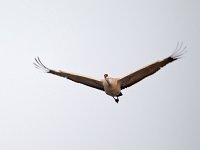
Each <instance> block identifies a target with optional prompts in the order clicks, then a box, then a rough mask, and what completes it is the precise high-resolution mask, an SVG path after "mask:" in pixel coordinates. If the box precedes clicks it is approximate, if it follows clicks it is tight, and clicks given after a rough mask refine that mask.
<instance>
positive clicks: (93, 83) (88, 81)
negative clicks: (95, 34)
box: [33, 57, 104, 91]
mask: <svg viewBox="0 0 200 150" xmlns="http://www.w3.org/2000/svg"><path fill="white" fill-rule="evenodd" d="M33 64H34V65H35V67H36V68H37V69H40V70H42V71H44V72H46V73H51V74H54V75H57V76H60V77H64V78H67V79H69V80H72V81H74V82H77V83H81V84H84V85H87V86H89V87H92V88H96V89H99V90H102V91H104V87H103V83H102V81H100V80H96V79H93V78H89V77H85V76H82V75H78V74H74V73H67V72H63V71H55V70H52V69H49V68H47V67H46V66H44V65H43V64H42V62H41V61H40V59H39V57H37V58H35V62H34V63H33Z"/></svg>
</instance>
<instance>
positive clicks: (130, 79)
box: [120, 43, 186, 89]
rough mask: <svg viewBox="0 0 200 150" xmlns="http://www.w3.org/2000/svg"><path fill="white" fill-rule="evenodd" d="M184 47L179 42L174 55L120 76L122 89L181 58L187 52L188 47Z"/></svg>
mask: <svg viewBox="0 0 200 150" xmlns="http://www.w3.org/2000/svg"><path fill="white" fill-rule="evenodd" d="M182 47H183V44H182V43H181V44H179V43H177V46H176V49H175V51H174V53H173V54H172V55H170V56H169V57H167V58H165V59H163V60H161V61H157V62H155V63H153V64H150V65H148V66H146V67H144V68H142V69H140V70H138V71H136V72H133V73H131V74H129V75H127V76H125V77H122V78H120V82H121V89H124V88H127V87H129V86H131V85H133V84H135V83H137V82H139V81H141V80H142V79H144V78H146V77H148V76H150V75H152V74H154V73H156V72H157V71H158V70H160V68H162V67H164V66H165V65H167V64H168V63H171V62H173V61H175V60H177V59H179V58H181V56H182V55H183V54H184V53H185V52H186V51H185V49H186V47H184V48H182Z"/></svg>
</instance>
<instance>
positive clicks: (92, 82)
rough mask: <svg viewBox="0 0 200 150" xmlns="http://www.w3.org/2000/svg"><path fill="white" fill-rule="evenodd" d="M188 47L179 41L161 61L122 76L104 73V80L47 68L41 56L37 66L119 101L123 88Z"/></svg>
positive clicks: (155, 69) (174, 57)
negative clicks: (117, 76)
mask: <svg viewBox="0 0 200 150" xmlns="http://www.w3.org/2000/svg"><path fill="white" fill-rule="evenodd" d="M185 49H186V47H184V48H183V44H182V43H181V44H179V43H177V46H176V49H175V51H174V53H172V54H171V55H170V56H169V57H167V58H165V59H162V60H160V61H157V62H154V63H152V64H150V65H148V66H146V67H144V68H142V69H139V70H137V71H135V72H133V73H130V74H128V75H126V76H124V77H122V78H112V77H109V76H108V74H104V79H103V80H98V79H93V78H89V77H86V76H82V75H78V74H74V73H68V72H64V71H61V70H59V71H56V70H52V69H49V68H47V67H46V66H44V65H43V64H42V62H41V61H40V58H39V57H37V58H35V63H34V65H35V67H36V68H37V69H40V70H42V71H44V72H46V73H50V74H54V75H57V76H61V77H64V78H67V79H69V80H72V81H74V82H77V83H81V84H84V85H87V86H89V87H92V88H96V89H99V90H102V91H104V92H105V93H106V94H107V95H110V96H112V97H113V98H114V100H115V101H116V102H117V103H118V102H119V98H118V97H119V96H122V93H121V90H123V89H125V88H128V87H130V86H132V85H133V84H135V83H137V82H139V81H141V80H142V79H144V78H146V77H148V76H150V75H152V74H154V73H155V72H157V71H158V70H160V68H162V67H164V66H165V65H167V64H168V63H171V62H173V61H175V60H177V59H179V58H181V56H182V55H183V53H184V52H185Z"/></svg>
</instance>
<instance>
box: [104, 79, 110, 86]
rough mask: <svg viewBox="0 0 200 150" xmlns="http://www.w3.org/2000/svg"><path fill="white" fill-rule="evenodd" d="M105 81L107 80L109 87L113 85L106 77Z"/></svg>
mask: <svg viewBox="0 0 200 150" xmlns="http://www.w3.org/2000/svg"><path fill="white" fill-rule="evenodd" d="M105 80H106V82H107V83H108V85H109V86H110V85H111V83H110V80H109V78H108V77H106V78H105Z"/></svg>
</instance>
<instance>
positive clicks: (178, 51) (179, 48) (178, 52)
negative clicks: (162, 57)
mask: <svg viewBox="0 0 200 150" xmlns="http://www.w3.org/2000/svg"><path fill="white" fill-rule="evenodd" d="M186 48H187V46H183V42H181V43H180V42H178V43H177V45H176V48H175V50H174V52H173V53H172V54H171V55H170V58H171V59H172V60H177V59H180V58H182V57H183V55H184V54H185V53H186V52H187V51H186Z"/></svg>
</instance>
